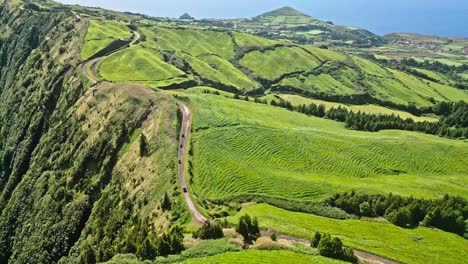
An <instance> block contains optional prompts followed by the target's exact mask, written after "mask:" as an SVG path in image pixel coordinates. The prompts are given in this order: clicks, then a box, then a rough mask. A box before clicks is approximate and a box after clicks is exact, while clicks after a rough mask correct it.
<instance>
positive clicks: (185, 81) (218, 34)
mask: <svg viewBox="0 0 468 264" xmlns="http://www.w3.org/2000/svg"><path fill="white" fill-rule="evenodd" d="M105 23H110V26H109V27H106V30H105V31H104V30H103V29H102V28H103V27H105V25H106V24H105ZM125 27H126V26H125V25H124V24H122V23H120V24H119V23H118V22H105V21H91V24H90V28H89V32H88V39H87V44H86V45H85V49H84V50H83V52H84V53H87V54H91V53H92V52H90V51H87V50H89V49H91V48H90V47H92V46H93V45H94V44H96V43H95V41H94V40H93V39H94V38H98V37H99V36H100V37H99V38H101V39H103V40H100V41H99V42H97V43H99V45H101V46H102V45H103V44H105V43H106V42H103V41H104V40H109V41H110V39H107V38H106V36H110V35H111V36H114V37H116V36H117V37H118V36H120V38H123V37H125V36H126V37H129V35H128V34H130V33H129V32H128V30H127V31H125V30H124V29H125ZM138 31H140V33H141V34H142V35H143V36H144V37H143V40H142V41H141V43H140V44H138V45H136V46H134V47H133V48H132V49H129V50H124V51H122V52H118V53H116V54H113V55H112V56H110V57H109V58H106V59H104V61H103V62H102V63H101V64H100V66H99V68H98V71H99V73H101V75H102V76H101V77H103V78H104V79H106V80H111V81H115V82H139V83H146V84H148V85H149V86H151V87H154V88H159V87H160V88H167V87H170V88H177V87H182V88H187V87H190V86H195V85H207V86H213V87H216V88H218V89H221V90H226V91H230V92H236V93H248V92H252V91H255V92H256V93H257V94H258V93H261V92H263V91H266V90H269V89H271V90H273V91H279V92H295V93H302V94H304V95H306V96H308V97H319V98H322V99H327V98H331V99H333V100H340V101H345V102H346V101H350V100H356V98H363V99H362V100H367V99H368V98H372V100H373V103H376V104H385V103H391V104H393V105H408V104H410V103H412V104H415V105H416V106H420V107H421V106H429V105H432V104H433V103H434V102H436V101H458V100H464V101H468V92H467V91H464V90H460V89H456V88H453V87H450V86H447V85H443V84H439V83H435V82H432V81H430V80H425V79H421V78H420V77H416V76H414V75H411V74H409V73H404V72H401V71H397V70H394V69H389V68H385V67H382V66H380V65H378V64H376V63H374V62H372V61H370V60H367V59H364V58H361V57H358V56H355V55H347V54H343V53H339V52H335V51H332V50H328V49H320V48H317V47H313V46H301V45H296V44H293V43H288V42H279V41H273V40H268V39H264V38H260V37H256V36H251V35H248V34H245V33H238V32H229V31H221V30H208V29H203V30H202V29H192V28H190V29H189V28H170V27H160V26H149V25H148V26H142V25H140V27H139V28H138ZM114 32H115V34H114ZM98 33H99V34H98ZM124 33H126V34H127V35H125V34H124ZM94 35H96V37H93V36H94ZM88 56H89V55H88ZM117 62H118V63H117ZM117 64H122V65H125V66H123V67H117V66H114V65H117ZM168 84H172V85H168ZM179 84H180V85H179ZM178 85H179V86H178Z"/></svg>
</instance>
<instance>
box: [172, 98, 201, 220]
mask: <svg viewBox="0 0 468 264" xmlns="http://www.w3.org/2000/svg"><path fill="white" fill-rule="evenodd" d="M177 104H178V105H179V107H180V109H181V110H182V126H181V128H180V139H179V156H178V157H179V182H180V187H181V188H182V193H183V195H184V199H185V202H186V203H187V206H188V208H189V210H190V213H191V214H192V216H193V219H195V220H196V221H197V222H198V223H200V224H205V223H207V222H208V219H206V217H204V216H203V215H202V214H201V213H200V212H199V211H198V209H197V208H196V207H195V205H194V204H193V201H192V198H191V197H190V193H189V190H188V187H187V182H186V177H185V156H186V153H187V146H188V139H189V137H190V125H191V124H192V115H191V114H190V109H189V108H188V107H187V106H186V105H185V104H184V103H182V102H177Z"/></svg>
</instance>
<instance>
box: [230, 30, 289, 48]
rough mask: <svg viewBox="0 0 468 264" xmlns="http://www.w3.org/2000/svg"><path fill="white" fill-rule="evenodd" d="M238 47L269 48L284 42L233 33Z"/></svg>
mask: <svg viewBox="0 0 468 264" xmlns="http://www.w3.org/2000/svg"><path fill="white" fill-rule="evenodd" d="M233 35H234V38H235V40H236V43H237V45H239V46H240V47H269V46H273V45H275V44H280V43H282V42H280V41H275V40H270V39H266V38H261V37H257V36H254V35H249V34H246V33H240V32H233Z"/></svg>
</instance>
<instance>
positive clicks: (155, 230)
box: [0, 5, 188, 263]
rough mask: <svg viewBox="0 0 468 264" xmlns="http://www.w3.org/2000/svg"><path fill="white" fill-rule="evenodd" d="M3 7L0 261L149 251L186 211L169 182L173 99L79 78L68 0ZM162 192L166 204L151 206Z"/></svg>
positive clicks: (76, 29) (78, 29) (78, 43)
mask: <svg viewBox="0 0 468 264" xmlns="http://www.w3.org/2000/svg"><path fill="white" fill-rule="evenodd" d="M0 17H1V20H0V21H1V22H0V28H1V29H2V34H1V37H0V38H1V41H0V42H1V43H2V44H1V48H0V57H1V58H2V60H1V62H0V64H1V68H2V70H1V72H0V98H1V100H0V101H1V102H2V103H1V104H0V262H1V263H58V262H59V260H61V259H62V262H63V263H95V262H97V261H105V260H108V259H110V258H111V257H112V256H113V255H115V254H117V253H124V252H126V253H133V254H136V255H138V256H139V257H141V258H145V257H146V258H147V256H143V254H142V253H141V247H142V246H141V245H142V244H143V243H144V241H145V240H147V239H152V240H154V241H156V240H157V239H159V236H160V235H161V234H162V233H164V232H167V230H168V229H169V228H170V227H172V226H173V225H175V224H176V223H177V222H178V221H179V222H184V221H187V220H188V219H187V217H188V215H187V214H186V211H185V207H184V205H183V204H182V201H181V200H179V199H180V197H179V196H178V193H177V192H176V191H174V190H175V184H176V182H175V181H174V178H175V177H174V176H175V166H176V158H175V157H176V151H177V132H176V131H177V126H178V122H179V121H178V118H177V105H176V103H175V100H174V99H173V98H172V97H171V96H168V95H166V94H163V93H157V92H155V91H154V90H151V89H149V88H145V87H141V86H137V85H129V84H111V83H107V82H102V83H100V84H98V85H95V86H93V87H92V88H90V87H88V83H89V82H88V81H87V80H86V78H85V77H84V76H83V74H82V73H81V71H80V70H79V66H78V65H79V62H80V61H81V57H80V52H81V50H82V48H83V43H85V35H86V34H87V32H88V33H89V31H87V29H88V24H87V21H86V20H85V19H83V18H80V17H78V16H76V15H74V14H73V13H71V12H70V10H67V9H65V8H63V7H62V8H56V7H51V8H50V9H48V8H41V9H37V7H35V6H30V5H27V6H22V8H14V9H10V7H8V8H6V7H4V6H3V5H2V8H0ZM106 23H107V22H106ZM104 27H105V26H104ZM105 28H106V29H112V30H111V31H110V32H107V33H106V34H112V35H113V36H117V35H116V34H113V33H112V32H114V31H116V29H113V28H112V27H109V28H107V27H105ZM100 34H101V33H100ZM88 36H89V34H88ZM18 98H21V99H20V100H18ZM141 135H145V136H146V138H147V140H146V142H147V145H146V150H147V151H146V152H145V153H146V154H145V155H144V156H142V155H140V154H139V153H140V151H139V150H140V145H141V144H140V140H139V139H140V136H141ZM164 192H167V193H168V195H169V196H168V197H169V198H170V199H171V200H172V209H173V210H171V211H170V212H169V211H167V212H163V211H162V209H161V207H159V208H158V205H159V204H160V202H161V200H162V197H163V195H164ZM138 250H140V251H139V252H138V253H137V251H138Z"/></svg>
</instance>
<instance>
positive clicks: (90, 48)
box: [81, 20, 132, 60]
mask: <svg viewBox="0 0 468 264" xmlns="http://www.w3.org/2000/svg"><path fill="white" fill-rule="evenodd" d="M131 37H132V33H131V32H130V29H129V28H128V27H127V25H126V24H125V23H123V22H118V21H110V20H91V21H90V22H89V28H88V32H87V34H86V39H85V45H84V47H83V49H82V51H81V58H82V59H83V60H86V59H88V58H90V57H91V56H93V55H94V54H96V53H97V52H99V51H100V50H102V49H104V48H105V47H107V46H108V45H109V44H110V43H112V42H113V41H114V40H117V39H121V40H127V39H130V38H131Z"/></svg>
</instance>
